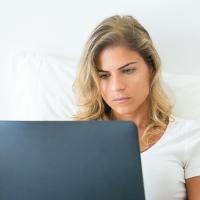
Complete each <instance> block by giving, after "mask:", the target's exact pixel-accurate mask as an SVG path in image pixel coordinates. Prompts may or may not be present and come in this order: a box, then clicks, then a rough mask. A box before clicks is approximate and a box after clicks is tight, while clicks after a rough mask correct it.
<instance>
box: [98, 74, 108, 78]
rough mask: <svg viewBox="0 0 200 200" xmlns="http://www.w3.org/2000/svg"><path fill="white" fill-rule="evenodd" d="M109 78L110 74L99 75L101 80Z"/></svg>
mask: <svg viewBox="0 0 200 200" xmlns="http://www.w3.org/2000/svg"><path fill="white" fill-rule="evenodd" d="M108 77H109V75H108V74H100V75H99V78H100V79H107V78H108Z"/></svg>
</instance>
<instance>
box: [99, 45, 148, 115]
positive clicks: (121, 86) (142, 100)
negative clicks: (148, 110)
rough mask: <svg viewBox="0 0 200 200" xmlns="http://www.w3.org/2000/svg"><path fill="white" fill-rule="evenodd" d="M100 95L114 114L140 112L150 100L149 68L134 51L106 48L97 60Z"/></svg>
mask: <svg viewBox="0 0 200 200" xmlns="http://www.w3.org/2000/svg"><path fill="white" fill-rule="evenodd" d="M97 65H98V67H97V70H98V77H99V81H100V89H101V96H102V98H103V99H104V101H105V102H106V103H107V104H108V105H109V107H111V109H112V111H113V113H115V114H116V115H129V114H136V113H137V112H142V109H143V107H144V106H145V104H147V103H148V102H149V99H148V97H149V89H150V75H151V74H150V68H149V66H148V65H147V64H146V63H145V61H144V59H143V58H142V57H141V56H140V55H139V53H137V52H136V51H133V50H130V49H128V48H127V47H124V46H115V47H108V48H106V49H104V50H103V51H102V52H101V53H100V54H99V56H98V59H97Z"/></svg>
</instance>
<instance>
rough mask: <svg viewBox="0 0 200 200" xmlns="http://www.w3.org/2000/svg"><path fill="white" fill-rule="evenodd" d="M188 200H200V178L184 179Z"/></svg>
mask: <svg viewBox="0 0 200 200" xmlns="http://www.w3.org/2000/svg"><path fill="white" fill-rule="evenodd" d="M186 189H187V195H188V200H200V176H196V177H192V178H189V179H186Z"/></svg>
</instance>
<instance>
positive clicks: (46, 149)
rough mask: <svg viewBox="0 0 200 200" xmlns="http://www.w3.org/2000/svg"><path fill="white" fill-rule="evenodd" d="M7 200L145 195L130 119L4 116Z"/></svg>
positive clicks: (0, 186) (2, 169) (0, 172)
mask: <svg viewBox="0 0 200 200" xmlns="http://www.w3.org/2000/svg"><path fill="white" fill-rule="evenodd" d="M0 199H1V200H144V199H145V197H144V186H143V178H142V168H141V159H140V151H139V143H138V133H137V127H136V125H135V124H133V123H132V122H127V121H1V122H0Z"/></svg>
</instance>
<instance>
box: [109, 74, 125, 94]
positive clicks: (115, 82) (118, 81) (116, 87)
mask: <svg viewBox="0 0 200 200" xmlns="http://www.w3.org/2000/svg"><path fill="white" fill-rule="evenodd" d="M110 84H111V86H110V87H111V91H121V90H124V89H125V83H124V81H123V80H122V78H120V77H112V79H111V82H110Z"/></svg>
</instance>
